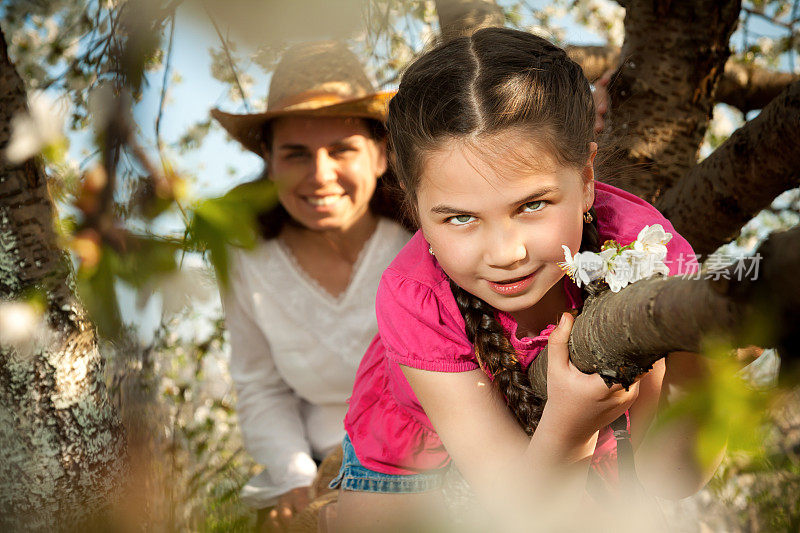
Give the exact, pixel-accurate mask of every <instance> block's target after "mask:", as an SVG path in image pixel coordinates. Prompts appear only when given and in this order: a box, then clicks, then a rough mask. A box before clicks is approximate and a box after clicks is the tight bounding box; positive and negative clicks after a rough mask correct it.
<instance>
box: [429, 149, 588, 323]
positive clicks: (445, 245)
mask: <svg viewBox="0 0 800 533" xmlns="http://www.w3.org/2000/svg"><path fill="white" fill-rule="evenodd" d="M492 141H493V142H495V143H498V145H501V146H504V147H514V148H513V150H514V152H513V153H512V149H503V150H507V152H506V153H505V155H506V156H508V157H504V152H503V151H502V150H501V151H500V152H499V153H496V154H492V156H491V160H490V161H489V160H488V159H489V158H487V157H486V155H485V154H479V153H477V152H476V151H475V150H472V149H470V148H468V147H467V146H466V145H464V144H463V143H459V142H455V141H450V142H447V143H445V144H444V146H442V149H441V150H438V151H436V152H434V153H432V154H430V155H429V156H428V157H427V158H426V160H425V161H424V164H423V168H422V175H421V179H420V182H419V189H418V191H417V209H418V214H419V219H420V223H421V226H422V231H423V233H424V234H425V238H426V240H427V241H428V242H429V243H430V245H431V248H432V249H433V251H434V254H435V256H436V260H437V261H438V262H439V264H440V265H441V267H442V269H443V270H444V271H445V273H446V274H447V275H448V276H449V277H450V278H451V279H452V280H453V281H454V282H455V283H456V284H458V285H459V286H460V287H462V288H463V289H465V290H467V291H468V292H470V293H472V294H473V295H475V296H478V297H479V298H481V299H482V300H484V301H485V302H487V303H488V304H490V305H492V306H493V307H495V308H496V309H500V310H502V311H506V312H509V313H512V314H513V313H516V312H519V311H524V310H526V309H529V308H531V307H532V306H533V305H534V304H536V303H537V302H538V301H539V300H540V299H541V298H542V297H543V296H544V295H545V294H546V293H547V292H548V291H549V290H550V289H551V288H552V287H553V286H554V285H555V284H556V282H558V281H559V280H560V279H561V278H562V276H563V275H564V274H563V272H562V270H561V269H560V268H559V266H558V264H557V263H558V262H559V261H563V260H564V252H563V250H562V248H561V245H562V244H565V245H567V246H569V248H570V249H571V250H572V251H573V252H574V251H577V250H578V248H579V246H580V242H581V237H582V232H583V213H584V212H586V211H588V210H589V208H590V207H591V206H592V203H593V202H594V172H593V168H592V159H593V157H594V151H593V152H592V155H591V156H590V158H589V160H588V161H587V164H586V166H584V167H583V169H576V168H573V167H564V166H561V165H559V164H558V163H556V162H555V160H554V159H553V158H552V157H550V156H549V155H548V154H546V153H541V152H539V153H536V152H535V149H534V148H532V147H531V148H530V152H531V153H530V154H527V152H526V153H525V154H523V155H524V156H525V158H524V159H525V160H527V161H530V160H535V161H536V162H537V164H536V165H535V166H531V165H526V164H510V163H509V161H512V160H515V161H519V160H520V158H519V155H520V147H521V146H522V145H521V144H520V143H521V142H520V140H519V138H517V137H514V136H511V134H501V135H498V136H496V137H494V138H493V139H492ZM523 149H524V150H527V149H528V148H527V147H523ZM594 149H596V145H595V146H594ZM528 155H529V157H528ZM513 156H516V157H513Z"/></svg>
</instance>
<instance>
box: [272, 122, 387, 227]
mask: <svg viewBox="0 0 800 533" xmlns="http://www.w3.org/2000/svg"><path fill="white" fill-rule="evenodd" d="M271 128H272V147H271V150H270V151H269V152H268V153H267V156H266V158H267V160H268V166H269V176H270V179H272V180H273V181H274V182H275V183H276V184H277V185H278V199H279V200H280V202H281V204H282V205H283V207H284V208H285V209H286V211H287V212H288V213H289V214H290V215H291V217H292V218H293V219H294V220H295V221H297V222H299V223H300V224H302V225H303V226H305V227H307V228H309V229H312V230H346V229H348V228H350V227H351V226H352V225H353V224H355V223H356V222H358V221H359V220H360V219H361V218H362V217H363V216H364V215H365V214H367V213H368V211H369V201H370V199H371V198H372V194H373V193H374V192H375V186H376V180H377V178H378V176H380V175H381V174H383V173H384V172H385V171H386V151H385V145H384V143H383V141H375V140H374V139H372V137H371V136H370V132H369V130H368V128H367V124H366V123H365V122H364V121H363V120H359V119H350V118H335V117H282V118H279V119H276V120H275V121H273V122H272V124H271Z"/></svg>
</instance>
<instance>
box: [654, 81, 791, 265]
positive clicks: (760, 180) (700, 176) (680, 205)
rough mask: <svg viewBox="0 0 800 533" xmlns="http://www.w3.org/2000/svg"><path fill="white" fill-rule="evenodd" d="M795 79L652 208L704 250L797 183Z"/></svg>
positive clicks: (714, 246)
mask: <svg viewBox="0 0 800 533" xmlns="http://www.w3.org/2000/svg"><path fill="white" fill-rule="evenodd" d="M798 124H800V81H796V82H794V83H793V84H792V85H790V86H789V88H788V89H786V90H785V91H784V92H783V93H781V95H780V96H778V97H777V98H776V99H774V100H773V101H772V102H771V103H770V104H769V105H768V106H767V107H765V108H764V109H763V110H762V111H761V113H760V114H759V115H758V116H757V117H756V118H754V119H753V120H751V121H749V122H747V123H746V124H745V125H744V126H742V127H741V128H739V129H738V130H736V131H735V132H734V133H733V135H731V137H730V138H729V139H728V140H727V141H725V142H724V143H723V144H722V145H721V146H720V147H719V148H717V149H716V150H715V151H714V152H713V153H712V154H711V155H710V156H708V157H707V158H706V159H705V160H704V161H702V162H701V163H699V164H698V165H696V166H695V167H694V168H692V169H691V170H690V171H689V172H688V173H687V174H686V175H685V176H684V177H683V178H682V179H680V180H679V181H678V182H677V183H676V184H675V186H674V187H672V189H670V190H669V191H667V192H666V193H665V194H664V195H663V196H662V198H661V199H660V201H659V202H658V204H657V207H658V208H659V209H661V210H662V212H663V213H664V214H665V215H666V216H667V217H668V218H669V219H670V221H671V222H672V223H673V225H674V226H675V229H676V230H677V231H678V233H680V234H681V235H683V236H684V237H685V238H686V239H687V240H688V241H689V242H690V243H692V246H693V247H694V250H695V252H697V253H700V254H708V253H711V252H712V251H714V250H716V249H717V248H718V247H719V246H720V245H722V244H724V243H726V242H728V241H730V240H731V239H732V238H733V237H735V236H736V234H737V233H738V232H739V230H740V229H741V227H742V225H743V224H744V223H745V222H747V221H748V220H750V219H751V218H752V217H753V216H755V215H756V214H757V213H758V212H759V211H760V210H762V209H764V208H765V207H767V206H768V205H769V204H770V203H771V202H772V200H774V199H775V197H776V196H777V195H778V194H780V193H782V192H783V191H785V190H787V189H790V188H793V187H797V186H798V185H800V143H798V142H797V125H798Z"/></svg>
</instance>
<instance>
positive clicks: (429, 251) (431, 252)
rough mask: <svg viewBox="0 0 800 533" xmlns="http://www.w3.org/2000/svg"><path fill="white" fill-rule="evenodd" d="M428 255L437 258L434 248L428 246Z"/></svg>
mask: <svg viewBox="0 0 800 533" xmlns="http://www.w3.org/2000/svg"><path fill="white" fill-rule="evenodd" d="M428 253H429V254H431V255H433V256H435V255H436V254H435V253H433V246H428Z"/></svg>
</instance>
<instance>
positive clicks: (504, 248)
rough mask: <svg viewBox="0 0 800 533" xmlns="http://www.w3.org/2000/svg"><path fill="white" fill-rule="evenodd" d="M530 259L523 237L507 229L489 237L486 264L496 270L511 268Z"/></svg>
mask: <svg viewBox="0 0 800 533" xmlns="http://www.w3.org/2000/svg"><path fill="white" fill-rule="evenodd" d="M527 257H528V248H527V247H526V246H525V241H524V239H523V238H522V235H520V234H518V233H517V232H515V231H513V230H512V229H510V228H508V227H505V228H502V229H500V230H499V231H496V232H493V233H492V234H491V235H490V236H489V243H488V244H487V247H486V263H487V264H488V265H489V266H492V267H495V268H510V267H513V266H515V265H516V264H517V263H519V262H520V261H523V260H525V259H526V258H527Z"/></svg>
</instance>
